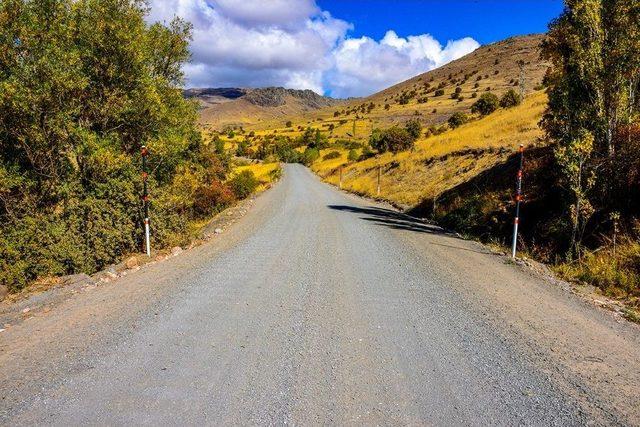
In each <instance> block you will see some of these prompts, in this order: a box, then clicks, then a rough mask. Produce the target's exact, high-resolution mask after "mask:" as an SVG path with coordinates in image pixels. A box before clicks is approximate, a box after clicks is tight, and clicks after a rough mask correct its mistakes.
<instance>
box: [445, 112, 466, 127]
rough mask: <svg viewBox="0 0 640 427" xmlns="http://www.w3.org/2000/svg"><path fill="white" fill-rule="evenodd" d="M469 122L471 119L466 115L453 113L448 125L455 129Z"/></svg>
mask: <svg viewBox="0 0 640 427" xmlns="http://www.w3.org/2000/svg"><path fill="white" fill-rule="evenodd" d="M468 121H469V117H468V116H467V115H466V114H465V113H463V112H461V111H458V112H457V113H453V115H452V116H451V117H449V120H448V123H449V126H451V128H452V129H455V128H457V127H460V126H462V125H463V124H465V123H467V122H468Z"/></svg>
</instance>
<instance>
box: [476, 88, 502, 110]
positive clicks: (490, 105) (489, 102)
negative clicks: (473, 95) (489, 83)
mask: <svg viewBox="0 0 640 427" xmlns="http://www.w3.org/2000/svg"><path fill="white" fill-rule="evenodd" d="M499 106H500V100H498V97H497V96H495V95H494V94H493V93H491V92H487V93H483V94H482V96H481V97H480V99H478V100H477V101H476V102H475V103H474V104H473V105H472V106H471V111H472V112H473V113H478V114H480V115H481V116H486V115H489V114H491V113H493V112H494V111H496V110H497V109H498V107H499Z"/></svg>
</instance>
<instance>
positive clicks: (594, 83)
mask: <svg viewBox="0 0 640 427" xmlns="http://www.w3.org/2000/svg"><path fill="white" fill-rule="evenodd" d="M639 49H640V0H565V9H564V11H563V13H562V14H561V16H560V17H559V18H557V19H556V20H554V21H553V22H552V23H551V25H550V27H549V34H548V38H547V40H546V41H545V42H544V43H543V49H542V51H543V57H544V58H546V59H548V60H550V61H551V63H552V64H553V66H552V68H551V69H550V70H549V72H548V73H547V76H546V83H547V84H548V91H547V93H548V95H549V104H548V108H547V110H546V112H545V114H544V116H543V119H542V122H541V125H542V126H543V128H544V129H545V131H546V133H547V135H548V136H549V137H550V138H551V139H552V140H555V141H556V142H558V145H559V148H558V153H557V154H558V156H557V157H558V159H559V166H560V168H561V169H562V171H563V172H564V177H565V182H567V183H571V185H568V186H567V191H568V193H569V200H570V201H571V202H570V206H571V209H570V210H571V211H572V212H574V213H575V212H577V215H578V217H576V215H575V214H572V215H571V218H572V223H573V232H572V235H574V236H577V235H578V234H579V233H576V232H575V231H576V229H575V227H576V222H580V221H581V219H580V218H579V215H580V214H579V212H580V211H581V209H580V205H581V206H586V204H587V203H586V202H589V206H593V208H594V209H596V210H597V209H601V210H606V209H610V208H612V207H613V206H617V205H619V204H620V203H621V200H620V192H619V188H620V184H621V182H620V173H619V170H621V169H628V168H629V162H628V160H629V156H628V154H629V150H630V149H632V147H635V146H637V144H636V143H635V142H634V141H632V135H637V133H634V132H630V131H625V130H624V129H623V128H625V127H629V126H632V125H633V123H634V122H636V121H637V113H636V111H637V107H638V97H637V96H636V93H637V90H638V84H639V79H640V58H638V54H637V52H638V51H639ZM585 135H588V136H585ZM623 136H624V137H623ZM587 141H589V142H588V143H587ZM590 141H592V142H590ZM586 146H589V149H588V150H585V147H586ZM577 170H579V171H580V172H579V173H578V172H576V171H577ZM585 171H590V172H588V173H589V174H591V173H593V177H594V179H591V180H584V179H582V180H581V179H576V177H580V176H584V174H585ZM595 172H597V173H595ZM587 183H589V185H587ZM576 239H577V240H579V236H578V237H576Z"/></svg>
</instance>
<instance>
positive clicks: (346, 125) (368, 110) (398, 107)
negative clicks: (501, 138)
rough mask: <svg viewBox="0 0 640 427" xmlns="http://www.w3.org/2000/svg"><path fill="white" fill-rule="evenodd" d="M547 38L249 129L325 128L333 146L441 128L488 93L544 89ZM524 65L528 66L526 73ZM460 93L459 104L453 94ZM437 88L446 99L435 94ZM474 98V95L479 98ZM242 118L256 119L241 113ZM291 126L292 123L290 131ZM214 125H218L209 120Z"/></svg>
mask: <svg viewBox="0 0 640 427" xmlns="http://www.w3.org/2000/svg"><path fill="white" fill-rule="evenodd" d="M543 37H544V36H543V35H532V36H523V37H514V38H511V39H508V40H504V41H502V42H499V43H494V44H491V45H487V46H482V47H480V48H479V49H477V50H476V51H475V52H473V53H471V54H469V55H466V56H465V57H463V58H460V59H458V60H457V61H453V62H451V63H449V64H447V65H445V66H443V67H441V68H438V69H436V70H433V71H429V72H427V73H424V74H421V75H419V76H416V77H414V78H412V79H410V80H407V81H405V82H402V83H399V84H397V85H395V86H392V87H390V88H388V89H385V90H383V91H382V92H379V93H376V94H374V95H371V96H369V97H367V98H363V99H355V100H348V101H345V103H344V104H343V105H340V106H335V107H333V106H332V107H326V108H321V109H319V110H314V111H308V112H305V113H302V114H294V115H283V116H282V117H274V118H272V119H270V120H269V119H265V118H264V117H258V118H257V119H254V120H253V124H247V126H246V129H248V130H253V131H255V132H256V133H257V134H265V133H273V132H274V131H275V132H276V133H279V134H285V135H288V136H292V137H295V136H298V135H299V134H300V132H301V131H302V130H303V129H304V128H305V127H307V126H312V127H315V128H319V129H321V130H322V131H323V132H326V133H327V134H328V135H329V139H330V140H332V141H336V140H340V139H350V140H357V141H366V140H367V139H368V138H369V134H370V133H371V130H372V129H374V128H376V127H388V126H391V125H392V124H394V123H404V122H406V121H407V120H409V119H411V118H418V119H419V120H420V121H421V122H422V123H423V125H424V126H425V127H426V126H429V125H434V124H435V125H437V124H442V123H444V122H446V120H447V119H448V118H449V117H450V116H451V115H452V114H453V113H454V112H457V111H468V110H469V109H470V108H471V105H472V104H473V103H474V102H475V101H476V100H477V98H474V96H476V97H478V96H480V95H482V94H483V93H484V92H487V91H488V90H490V91H491V92H492V93H495V94H496V95H498V96H501V95H502V94H503V93H505V92H506V91H507V90H508V89H510V88H513V89H516V90H517V91H520V82H521V81H522V85H523V89H524V93H525V94H530V93H532V92H535V90H536V89H540V86H541V83H542V80H543V77H544V74H545V72H546V70H547V68H548V64H547V63H546V62H544V61H542V60H541V59H540V49H539V46H540V43H541V42H542V40H543ZM519 62H521V63H522V64H523V68H522V69H521V67H520V65H519ZM458 87H459V88H460V90H461V92H460V96H461V98H462V100H460V99H453V98H452V97H451V95H452V94H453V93H454V92H455V90H456V88H458ZM438 88H440V89H441V90H443V91H444V94H443V95H438V96H437V95H436V91H438ZM474 94H475V95H474ZM239 114H240V116H242V117H243V120H244V117H245V116H246V115H251V113H250V112H249V110H247V112H246V113H245V112H239ZM287 121H291V122H292V126H291V127H287V126H286V123H287ZM210 123H214V122H213V121H210Z"/></svg>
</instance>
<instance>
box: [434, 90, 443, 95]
mask: <svg viewBox="0 0 640 427" xmlns="http://www.w3.org/2000/svg"><path fill="white" fill-rule="evenodd" d="M442 95H444V89H437V90H436V91H435V92H434V94H433V96H442Z"/></svg>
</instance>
